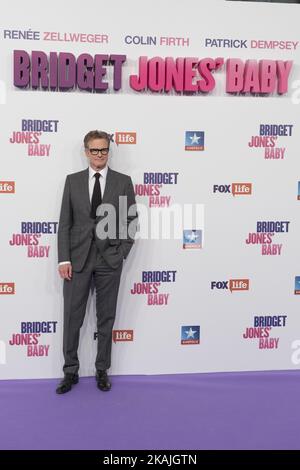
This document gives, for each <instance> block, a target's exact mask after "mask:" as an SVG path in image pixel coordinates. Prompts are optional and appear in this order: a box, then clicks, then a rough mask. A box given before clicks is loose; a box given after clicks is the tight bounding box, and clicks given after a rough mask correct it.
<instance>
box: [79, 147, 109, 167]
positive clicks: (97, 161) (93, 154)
mask: <svg viewBox="0 0 300 470" xmlns="http://www.w3.org/2000/svg"><path fill="white" fill-rule="evenodd" d="M100 150H102V152H100ZM108 150H109V144H108V142H107V140H106V139H91V140H89V142H88V144H87V148H86V149H85V154H86V156H87V158H88V159H89V161H90V165H91V167H92V168H93V170H102V168H104V167H105V166H106V164H107V160H108Z"/></svg>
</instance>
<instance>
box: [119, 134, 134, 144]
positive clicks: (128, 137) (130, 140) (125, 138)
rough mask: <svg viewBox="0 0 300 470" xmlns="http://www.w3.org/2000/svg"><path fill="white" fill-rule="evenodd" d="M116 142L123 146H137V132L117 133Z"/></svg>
mask: <svg viewBox="0 0 300 470" xmlns="http://www.w3.org/2000/svg"><path fill="white" fill-rule="evenodd" d="M115 142H116V144H117V145H121V144H130V145H135V144H136V132H116V133H115Z"/></svg>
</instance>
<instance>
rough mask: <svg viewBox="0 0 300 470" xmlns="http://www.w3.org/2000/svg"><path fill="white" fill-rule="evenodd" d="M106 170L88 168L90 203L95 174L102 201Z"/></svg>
mask: <svg viewBox="0 0 300 470" xmlns="http://www.w3.org/2000/svg"><path fill="white" fill-rule="evenodd" d="M107 170H108V166H105V167H104V168H102V170H100V171H95V170H93V168H92V167H91V166H89V196H90V202H92V196H93V191H94V186H95V181H96V178H95V177H94V175H95V173H100V175H101V176H100V178H99V181H100V188H101V196H102V199H103V194H104V191H105V185H106V177H107ZM69 263H71V261H62V262H61V263H59V264H58V266H62V265H63V264H69Z"/></svg>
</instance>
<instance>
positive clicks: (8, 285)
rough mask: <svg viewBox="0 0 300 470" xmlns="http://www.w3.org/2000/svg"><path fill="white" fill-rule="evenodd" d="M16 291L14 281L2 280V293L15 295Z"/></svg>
mask: <svg viewBox="0 0 300 470" xmlns="http://www.w3.org/2000/svg"><path fill="white" fill-rule="evenodd" d="M15 293H16V292H15V283H14V282H0V295H14V294H15Z"/></svg>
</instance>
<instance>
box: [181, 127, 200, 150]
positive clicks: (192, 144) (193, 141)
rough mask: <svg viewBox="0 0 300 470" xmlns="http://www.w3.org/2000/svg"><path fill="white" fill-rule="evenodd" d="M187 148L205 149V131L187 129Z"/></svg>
mask: <svg viewBox="0 0 300 470" xmlns="http://www.w3.org/2000/svg"><path fill="white" fill-rule="evenodd" d="M185 150H189V151H197V150H204V131H186V132H185Z"/></svg>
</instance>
